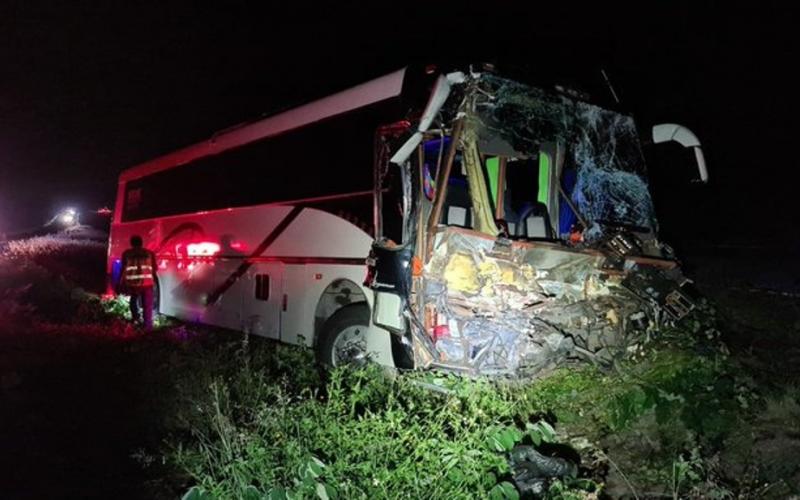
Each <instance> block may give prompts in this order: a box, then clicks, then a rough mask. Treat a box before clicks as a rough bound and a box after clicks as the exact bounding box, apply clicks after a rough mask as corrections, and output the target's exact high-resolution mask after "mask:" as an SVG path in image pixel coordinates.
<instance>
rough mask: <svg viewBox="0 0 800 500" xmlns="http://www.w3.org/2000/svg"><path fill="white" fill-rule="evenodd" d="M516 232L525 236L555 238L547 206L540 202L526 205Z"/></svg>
mask: <svg viewBox="0 0 800 500" xmlns="http://www.w3.org/2000/svg"><path fill="white" fill-rule="evenodd" d="M515 234H516V235H517V236H523V237H525V238H533V239H553V228H552V227H551V225H550V216H549V214H548V212H547V206H546V205H544V204H543V203H538V202H537V203H532V204H529V205H526V206H525V208H523V209H522V211H521V214H520V218H519V221H518V223H517V230H516V232H515Z"/></svg>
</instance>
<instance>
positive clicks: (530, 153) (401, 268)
mask: <svg viewBox="0 0 800 500" xmlns="http://www.w3.org/2000/svg"><path fill="white" fill-rule="evenodd" d="M448 103H449V104H451V107H448V104H445V105H444V106H443V107H442V110H441V111H440V113H439V121H438V123H437V126H438V128H437V129H434V130H429V131H426V133H425V134H424V137H423V140H422V141H421V142H420V144H419V146H418V148H417V152H416V154H413V155H411V156H410V157H409V159H408V161H407V162H406V163H405V164H403V165H394V164H389V163H387V162H386V161H385V160H386V158H387V157H388V154H384V155H380V154H379V155H378V167H377V168H378V171H379V174H378V175H377V176H376V179H377V180H378V185H379V186H380V187H379V189H378V193H377V194H378V198H380V197H381V196H382V195H383V196H386V200H384V202H383V204H382V205H380V207H381V210H380V216H381V219H382V220H383V224H382V226H383V228H389V227H392V228H395V231H394V232H392V233H390V232H389V231H379V233H378V235H379V239H378V241H377V242H376V245H375V247H374V250H373V253H374V256H375V261H377V263H376V264H375V267H376V269H377V275H378V278H377V279H376V280H375V282H379V283H381V286H385V285H386V281H392V280H393V279H394V280H395V281H397V280H399V281H407V283H405V284H399V285H398V286H397V287H396V288H394V291H395V292H398V293H400V294H401V295H402V294H403V293H405V291H406V290H407V298H406V303H407V313H406V317H407V325H408V328H407V329H406V331H405V333H398V332H401V331H402V329H399V328H398V329H396V330H395V333H397V334H399V335H405V338H406V344H407V345H410V346H411V348H412V349H413V354H414V359H415V361H416V362H417V364H418V365H421V366H436V367H440V368H446V369H452V370H458V371H463V372H467V373H491V374H503V373H504V374H508V373H534V374H535V373H539V372H541V371H543V370H546V369H548V368H551V367H553V366H556V365H557V364H559V363H562V362H564V361H566V360H568V359H574V358H575V359H576V358H584V359H591V360H593V361H595V362H603V363H610V362H612V361H613V359H615V358H616V357H617V356H619V355H621V354H623V353H624V352H625V351H626V349H627V347H629V346H630V345H632V344H633V343H635V342H636V339H637V338H644V337H645V336H647V335H649V334H650V333H651V332H652V331H653V330H655V329H657V328H659V327H661V326H663V325H664V324H665V323H668V322H670V321H675V320H677V319H680V318H681V317H683V316H684V315H685V314H687V313H688V311H689V310H691V308H692V307H693V302H692V301H691V299H690V298H689V297H688V295H687V293H686V292H684V290H683V289H682V286H683V285H685V284H686V282H687V280H686V279H685V278H684V277H683V276H682V274H681V273H680V270H679V268H678V266H677V264H676V263H675V262H674V261H673V260H670V258H669V257H670V256H671V254H670V251H669V249H668V247H666V246H665V245H663V244H662V243H660V242H659V241H658V239H657V222H656V221H655V217H654V215H653V214H654V211H653V207H652V202H651V199H650V193H649V191H648V187H647V181H646V171H645V165H644V160H643V156H642V154H641V149H640V144H639V140H638V134H637V131H636V129H635V125H634V122H633V120H632V119H631V118H630V117H629V116H627V115H622V114H619V113H616V112H613V111H609V110H605V109H601V108H599V107H596V106H593V105H590V104H587V103H584V102H580V101H575V100H573V99H571V98H568V97H565V96H561V95H555V94H548V93H546V92H543V91H540V90H539V89H535V88H531V87H527V86H524V85H521V84H518V83H516V82H510V81H508V80H503V79H500V78H498V77H495V76H494V75H481V74H472V75H469V76H468V77H467V78H466V82H465V83H464V84H463V86H461V87H459V88H458V89H457V90H456V91H455V92H454V93H453V94H452V95H451V98H450V100H448ZM386 142H390V141H389V140H387V141H386ZM386 148H387V149H391V147H389V146H386ZM381 159H383V163H381ZM389 179H392V181H391V182H389ZM388 193H392V194H388ZM389 200H391V201H389ZM392 219H394V220H395V222H390V220H392ZM381 260H383V261H384V262H383V263H381ZM386 261H397V262H395V263H394V264H392V265H387V262H386ZM390 268H393V271H391V272H388V270H389V269H390ZM404 273H405V274H404ZM387 278H388V279H387ZM381 279H382V280H383V281H381ZM386 288H389V289H390V288H392V286H391V285H389V286H388V287H386ZM375 289H376V290H377V291H381V288H380V287H378V288H375ZM397 324H401V322H398V323H397Z"/></svg>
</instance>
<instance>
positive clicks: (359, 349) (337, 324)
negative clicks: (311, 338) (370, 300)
mask: <svg viewBox="0 0 800 500" xmlns="http://www.w3.org/2000/svg"><path fill="white" fill-rule="evenodd" d="M368 331H369V307H368V306H367V305H366V304H352V305H349V306H346V307H343V308H341V309H339V310H338V311H336V313H335V314H334V315H333V316H331V317H330V318H329V319H328V321H326V322H325V325H324V326H323V327H322V331H321V332H320V337H319V340H318V342H317V349H316V355H317V361H318V362H319V363H321V364H323V365H325V366H330V367H334V366H340V365H344V364H357V365H360V364H364V363H366V362H367V361H368V360H369V353H368V351H367V332H368Z"/></svg>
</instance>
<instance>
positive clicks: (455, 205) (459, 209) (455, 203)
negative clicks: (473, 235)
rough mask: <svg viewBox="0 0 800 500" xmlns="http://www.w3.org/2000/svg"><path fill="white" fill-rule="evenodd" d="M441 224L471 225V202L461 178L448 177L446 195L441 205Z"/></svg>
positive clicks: (467, 226) (468, 226)
mask: <svg viewBox="0 0 800 500" xmlns="http://www.w3.org/2000/svg"><path fill="white" fill-rule="evenodd" d="M442 208H443V209H442V220H441V223H442V224H446V225H448V226H459V227H465V228H471V227H472V219H473V213H472V203H471V201H470V197H469V189H468V187H467V185H466V182H465V181H464V180H462V179H453V178H451V179H450V182H449V183H448V186H447V196H446V197H445V201H444V206H443V207H442Z"/></svg>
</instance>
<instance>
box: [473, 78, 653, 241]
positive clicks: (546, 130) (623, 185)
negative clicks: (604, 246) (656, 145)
mask: <svg viewBox="0 0 800 500" xmlns="http://www.w3.org/2000/svg"><path fill="white" fill-rule="evenodd" d="M478 86H479V90H480V92H481V94H482V98H480V99H478V100H477V105H476V109H475V112H476V114H477V117H478V120H479V121H480V126H481V130H480V149H481V151H482V152H488V153H491V154H497V155H504V156H508V157H516V158H534V159H536V158H539V155H538V152H539V151H540V149H541V147H542V145H543V144H546V143H558V144H560V145H562V147H564V148H565V158H564V164H563V169H562V172H561V176H560V177H561V178H560V179H558V182H560V183H561V186H562V187H563V188H564V190H565V192H566V193H567V195H568V196H569V197H570V199H571V201H572V202H573V204H574V206H575V207H576V208H577V209H578V211H579V212H580V215H582V216H583V218H584V219H585V220H586V221H587V222H588V223H589V226H590V227H589V228H588V231H587V234H586V237H587V238H590V239H591V238H593V237H600V236H602V226H603V225H608V224H618V225H626V226H634V227H636V228H640V229H641V230H654V229H655V227H656V221H655V216H654V209H653V204H652V200H651V197H650V193H649V191H648V187H647V182H646V180H645V164H644V158H643V156H642V151H641V147H640V143H639V138H638V134H637V131H636V127H635V124H634V121H633V118H631V117H630V116H627V115H623V114H620V113H616V112H613V111H609V110H605V109H602V108H600V107H598V106H594V105H592V104H588V103H585V102H581V101H576V100H572V99H570V98H568V97H566V96H563V95H557V94H551V93H547V92H545V91H543V90H540V89H537V88H533V87H528V86H526V85H523V84H520V83H517V82H514V81H511V80H505V79H502V78H499V77H496V76H494V75H481V76H480V77H479V80H478ZM509 172H510V170H509ZM527 185H529V186H530V189H531V192H530V193H528V194H527V196H526V197H527V198H529V199H531V200H537V199H538V198H540V195H539V194H538V189H539V188H538V185H537V183H536V182H528V183H527ZM571 211H572V210H571V208H569V207H568V205H566V204H565V205H562V207H561V212H563V213H562V214H561V215H560V224H559V233H560V234H562V235H563V234H564V233H565V232H566V231H568V230H569V227H568V224H569V223H570V212H571ZM573 216H574V214H573Z"/></svg>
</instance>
